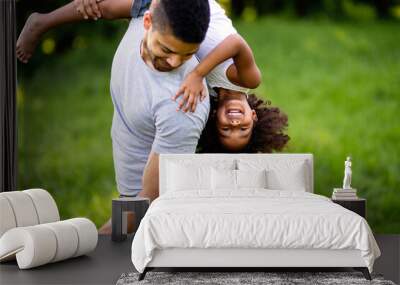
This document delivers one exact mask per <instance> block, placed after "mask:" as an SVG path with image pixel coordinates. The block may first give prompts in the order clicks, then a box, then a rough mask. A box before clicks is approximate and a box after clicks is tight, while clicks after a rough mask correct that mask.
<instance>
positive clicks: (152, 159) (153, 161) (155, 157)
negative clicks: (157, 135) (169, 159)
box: [138, 151, 159, 202]
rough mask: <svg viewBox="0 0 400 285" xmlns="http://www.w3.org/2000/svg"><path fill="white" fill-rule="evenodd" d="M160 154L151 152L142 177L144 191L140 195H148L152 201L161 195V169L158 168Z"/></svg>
mask: <svg viewBox="0 0 400 285" xmlns="http://www.w3.org/2000/svg"><path fill="white" fill-rule="evenodd" d="M158 162H159V154H158V153H155V152H153V151H152V152H151V153H150V155H149V158H148V160H147V163H146V166H145V168H144V172H143V178H142V186H143V189H142V191H140V192H139V194H138V196H140V197H146V198H149V199H150V202H152V201H153V200H154V199H156V198H157V197H158V195H159V170H158Z"/></svg>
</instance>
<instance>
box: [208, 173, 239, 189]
mask: <svg viewBox="0 0 400 285" xmlns="http://www.w3.org/2000/svg"><path fill="white" fill-rule="evenodd" d="M236 188H237V186H236V170H232V169H217V168H214V167H213V168H212V169H211V189H212V190H214V191H218V190H227V191H232V190H236Z"/></svg>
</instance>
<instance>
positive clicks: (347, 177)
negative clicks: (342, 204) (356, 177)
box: [343, 156, 352, 189]
mask: <svg viewBox="0 0 400 285" xmlns="http://www.w3.org/2000/svg"><path fill="white" fill-rule="evenodd" d="M350 184H351V157H350V156H348V157H347V159H346V161H345V162H344V179H343V189H352V188H351V185H350Z"/></svg>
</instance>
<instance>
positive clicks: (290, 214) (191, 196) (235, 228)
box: [132, 189, 380, 272]
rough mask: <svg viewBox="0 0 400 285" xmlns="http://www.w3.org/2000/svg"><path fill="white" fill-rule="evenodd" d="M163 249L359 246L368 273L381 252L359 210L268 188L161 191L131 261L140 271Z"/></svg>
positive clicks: (142, 225)
mask: <svg viewBox="0 0 400 285" xmlns="http://www.w3.org/2000/svg"><path fill="white" fill-rule="evenodd" d="M165 248H274V249H279V248H291V249H294V248H301V249H358V250H360V251H361V256H362V258H363V259H364V260H365V264H366V266H367V267H368V269H369V271H370V272H372V267H373V263H374V260H375V259H376V258H377V257H379V256H380V250H379V248H378V246H377V244H376V241H375V239H374V237H373V235H372V232H371V229H370V227H369V226H368V224H367V222H366V221H365V219H364V218H362V217H360V216H359V215H357V214H355V213H353V212H351V211H349V210H347V209H344V208H342V207H341V206H339V205H337V204H335V203H333V202H332V201H331V200H330V199H328V198H326V197H323V196H320V195H316V194H312V193H307V192H299V191H279V190H266V189H246V190H243V189H242V190H240V191H228V190H227V191H219V192H218V193H210V194H209V195H207V193H205V192H202V193H201V194H199V192H198V191H184V192H170V193H169V192H167V193H165V194H164V195H162V196H160V197H159V198H157V199H156V200H154V201H153V203H152V204H151V206H150V208H149V210H148V211H147V213H146V215H145V217H144V218H143V220H142V221H141V223H140V226H139V228H138V230H137V232H136V234H135V237H134V240H133V243H132V262H133V265H134V266H135V268H136V269H137V270H138V271H139V272H143V270H144V268H145V267H146V265H147V264H148V263H149V262H150V261H151V260H152V258H153V252H154V250H155V249H165Z"/></svg>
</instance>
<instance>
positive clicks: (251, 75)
mask: <svg viewBox="0 0 400 285" xmlns="http://www.w3.org/2000/svg"><path fill="white" fill-rule="evenodd" d="M229 58H232V59H233V62H234V68H233V69H231V68H229V69H228V79H229V80H230V81H232V83H235V84H237V85H240V86H242V87H246V88H250V89H254V88H257V87H258V85H260V82H261V73H260V70H259V69H258V67H257V65H256V62H255V60H254V56H253V52H252V50H251V48H250V47H249V45H248V44H247V43H246V41H245V40H244V39H243V38H242V37H241V36H240V35H239V34H233V35H230V36H228V37H227V38H226V39H225V40H223V41H222V42H221V43H220V44H219V45H218V46H217V47H215V48H214V49H213V50H212V51H211V52H210V53H209V54H208V55H207V56H206V57H205V58H204V59H203V60H202V61H201V62H200V63H199V64H198V65H197V67H196V68H195V69H194V72H196V73H197V74H198V75H199V76H202V77H205V76H207V74H209V73H210V72H211V70H213V69H214V68H215V67H216V66H217V65H218V64H220V63H222V62H224V61H225V60H227V59H229ZM229 71H230V72H229Z"/></svg>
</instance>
